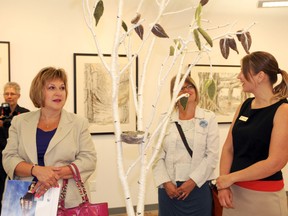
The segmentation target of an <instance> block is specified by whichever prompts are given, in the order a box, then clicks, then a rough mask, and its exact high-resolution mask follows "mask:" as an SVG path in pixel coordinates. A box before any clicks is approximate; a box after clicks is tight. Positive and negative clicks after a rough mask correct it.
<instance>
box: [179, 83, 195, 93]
mask: <svg viewBox="0 0 288 216" xmlns="http://www.w3.org/2000/svg"><path fill="white" fill-rule="evenodd" d="M185 89H187V90H191V89H194V86H193V85H191V84H190V85H187V86H183V87H182V88H181V90H180V92H183V91H184V90H185Z"/></svg>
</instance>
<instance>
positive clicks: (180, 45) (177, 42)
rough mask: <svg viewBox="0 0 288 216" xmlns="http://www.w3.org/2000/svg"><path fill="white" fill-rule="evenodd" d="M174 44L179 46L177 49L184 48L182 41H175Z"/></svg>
mask: <svg viewBox="0 0 288 216" xmlns="http://www.w3.org/2000/svg"><path fill="white" fill-rule="evenodd" d="M174 43H175V44H176V45H177V49H178V50H180V49H181V47H182V44H181V42H180V40H179V39H174Z"/></svg>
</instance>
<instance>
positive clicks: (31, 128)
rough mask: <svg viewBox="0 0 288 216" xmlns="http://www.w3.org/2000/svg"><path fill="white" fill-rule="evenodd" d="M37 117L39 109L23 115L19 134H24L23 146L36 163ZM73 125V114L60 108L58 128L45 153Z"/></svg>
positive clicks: (38, 116)
mask: <svg viewBox="0 0 288 216" xmlns="http://www.w3.org/2000/svg"><path fill="white" fill-rule="evenodd" d="M39 118H40V110H37V111H33V112H29V113H26V114H25V115H23V121H21V123H20V130H21V134H23V135H24V136H22V137H23V143H24V148H25V151H26V153H27V155H28V157H29V158H30V159H31V162H32V163H37V147H36V128H37V125H38V121H39ZM73 125H74V124H73V114H70V113H68V112H67V111H66V110H62V112H61V118H60V122H59V125H58V128H57V130H56V133H55V134H54V136H53V138H52V139H51V141H50V143H49V146H48V148H47V151H46V153H45V154H47V153H48V152H49V151H51V150H52V149H53V148H54V147H55V146H56V145H57V144H59V143H60V142H61V140H63V139H64V138H65V136H66V135H67V134H68V133H69V132H70V131H71V129H72V128H73Z"/></svg>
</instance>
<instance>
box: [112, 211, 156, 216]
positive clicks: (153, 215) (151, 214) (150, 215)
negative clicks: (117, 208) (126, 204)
mask: <svg viewBox="0 0 288 216" xmlns="http://www.w3.org/2000/svg"><path fill="white" fill-rule="evenodd" d="M111 216H112V215H111ZM113 216H127V214H113ZM144 216H158V211H157V210H155V211H147V212H145V213H144Z"/></svg>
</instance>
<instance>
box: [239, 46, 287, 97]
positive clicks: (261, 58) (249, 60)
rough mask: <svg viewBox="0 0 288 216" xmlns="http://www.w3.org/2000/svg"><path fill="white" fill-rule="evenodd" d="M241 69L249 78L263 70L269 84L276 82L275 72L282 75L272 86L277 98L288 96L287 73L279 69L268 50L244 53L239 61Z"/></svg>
mask: <svg viewBox="0 0 288 216" xmlns="http://www.w3.org/2000/svg"><path fill="white" fill-rule="evenodd" d="M241 70H242V73H243V75H244V77H245V78H246V79H247V80H250V77H251V75H252V74H254V75H255V74H258V73H259V72H260V71H263V72H264V73H265V74H267V76H268V77H269V80H270V83H271V85H273V84H275V83H276V82H277V74H281V75H282V81H281V82H280V83H279V84H278V85H277V86H275V87H274V88H273V90H274V96H275V98H277V99H284V98H287V97H288V74H287V72H286V71H284V70H281V69H280V68H279V66H278V62H277V60H276V59H275V57H274V56H273V55H271V54H270V53H268V52H263V51H257V52H253V53H251V54H248V55H246V56H245V57H244V58H243V59H242V61H241Z"/></svg>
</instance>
